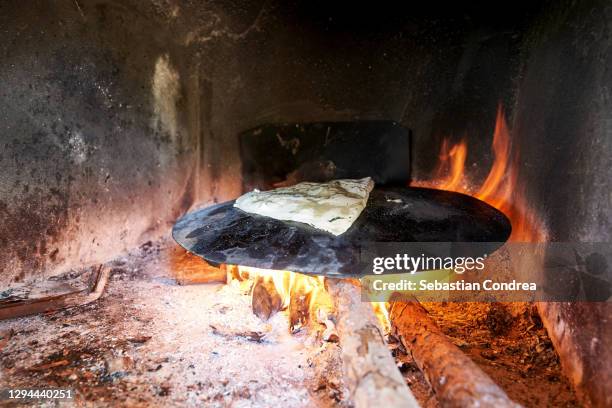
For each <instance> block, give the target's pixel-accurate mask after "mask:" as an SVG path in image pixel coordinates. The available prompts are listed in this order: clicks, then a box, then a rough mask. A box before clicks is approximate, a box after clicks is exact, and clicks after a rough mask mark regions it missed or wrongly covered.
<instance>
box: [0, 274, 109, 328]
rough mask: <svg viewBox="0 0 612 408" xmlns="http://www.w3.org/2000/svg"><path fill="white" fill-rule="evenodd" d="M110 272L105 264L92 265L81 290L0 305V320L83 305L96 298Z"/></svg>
mask: <svg viewBox="0 0 612 408" xmlns="http://www.w3.org/2000/svg"><path fill="white" fill-rule="evenodd" d="M110 274H111V269H110V267H108V266H107V265H98V266H95V267H92V274H91V276H90V279H89V283H88V287H87V288H86V289H83V290H77V291H73V292H66V293H60V294H57V295H55V294H51V295H49V296H45V297H42V298H35V299H24V300H20V301H16V302H10V303H7V304H4V305H1V306H0V320H4V319H13V318H16V317H21V316H27V315H31V314H36V313H52V312H57V311H59V310H62V309H67V308H71V307H75V306H81V305H85V304H87V303H91V302H93V301H95V300H98V299H99V298H100V296H102V293H104V288H105V287H106V283H107V282H108V279H109V277H110Z"/></svg>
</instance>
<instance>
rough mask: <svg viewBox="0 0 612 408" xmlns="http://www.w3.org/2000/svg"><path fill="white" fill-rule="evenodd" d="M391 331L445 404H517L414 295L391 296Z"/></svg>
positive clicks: (500, 405)
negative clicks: (449, 336)
mask: <svg viewBox="0 0 612 408" xmlns="http://www.w3.org/2000/svg"><path fill="white" fill-rule="evenodd" d="M391 300H392V307H391V312H390V318H391V325H392V333H393V334H394V335H395V337H397V338H398V339H399V340H400V341H401V343H402V344H403V345H404V347H405V348H406V350H410V353H411V354H412V357H413V358H414V361H415V362H416V364H417V365H418V367H419V369H420V370H421V371H422V372H423V374H425V378H427V381H428V382H429V384H430V385H431V387H432V389H433V390H434V392H435V393H436V397H437V399H438V401H439V403H440V404H441V405H442V406H447V407H520V405H519V404H517V403H515V402H514V401H512V400H511V399H510V398H508V396H507V395H506V393H505V392H504V391H503V390H502V389H501V388H500V387H499V386H498V385H497V384H496V383H495V382H494V381H493V380H492V379H491V378H490V377H489V376H488V375H487V374H485V373H484V371H482V370H481V369H480V368H479V367H478V366H477V365H476V364H475V363H474V362H473V361H472V360H471V359H470V358H469V357H468V356H466V355H465V354H464V353H463V352H462V351H461V350H460V349H459V348H458V347H457V346H455V345H454V344H453V343H452V342H451V341H450V340H449V339H448V338H447V337H446V336H445V335H444V333H442V330H440V328H439V327H438V325H437V324H436V323H435V322H434V321H433V319H432V318H431V317H429V314H428V313H427V310H426V309H425V308H424V307H423V306H422V305H421V304H420V303H419V302H418V300H416V299H415V298H414V297H410V298H400V297H399V296H398V297H396V298H394V297H392V299H391Z"/></svg>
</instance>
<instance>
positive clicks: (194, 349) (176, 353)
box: [0, 241, 341, 407]
mask: <svg viewBox="0 0 612 408" xmlns="http://www.w3.org/2000/svg"><path fill="white" fill-rule="evenodd" d="M179 251H180V252H182V250H178V249H177V248H176V247H175V246H174V245H173V244H171V243H170V242H169V241H168V242H166V243H165V244H163V245H161V246H159V245H146V246H144V247H142V248H140V249H139V250H138V251H134V253H133V254H131V255H130V256H127V257H125V258H122V259H118V260H116V261H114V262H113V263H112V267H113V270H112V276H111V279H110V281H109V283H108V286H107V288H106V291H105V293H104V294H103V296H102V298H101V299H99V300H98V301H97V302H94V303H92V304H89V305H85V306H80V307H76V308H72V309H69V310H65V311H62V312H58V313H55V314H48V315H37V316H32V317H27V318H20V319H13V320H8V321H3V322H0V361H1V362H2V364H1V368H0V388H7V387H8V386H9V385H10V387H12V388H15V387H47V388H49V387H68V388H72V389H74V390H75V391H76V395H77V399H78V400H81V401H96V405H105V404H106V405H108V406H117V404H120V405H122V406H125V405H128V406H162V405H163V406H169V405H170V406H171V405H181V406H185V405H189V406H201V405H202V404H203V403H205V404H206V405H207V406H236V407H239V406H274V405H280V406H291V407H300V406H304V407H306V406H329V405H331V404H332V403H334V401H335V400H336V398H338V399H340V398H341V389H340V388H341V385H340V382H341V380H338V382H337V383H335V384H334V376H335V374H334V373H335V372H336V371H335V370H337V372H338V373H339V372H340V370H341V362H340V361H339V357H338V350H337V345H336V344H334V343H321V342H320V341H315V339H314V338H313V337H312V336H310V335H309V334H308V333H298V334H294V335H290V334H289V332H288V321H287V317H286V316H284V315H283V314H282V313H279V314H277V315H275V316H273V317H272V318H271V319H270V320H269V321H268V322H262V321H261V320H260V319H258V318H257V317H256V316H254V315H253V313H252V311H251V306H250V297H249V296H248V294H245V293H243V292H241V289H240V287H239V286H238V285H222V284H206V285H188V286H182V285H179V284H177V281H176V280H175V275H174V273H175V272H176V270H177V269H180V267H181V264H180V262H181V260H180V258H179V259H178V261H177V257H180V256H184V254H183V255H181V254H180V252H179ZM321 369H324V370H325V384H322V383H321V381H322V380H321V378H322V376H321V375H320V374H319V373H318V371H317V370H321ZM337 376H338V378H340V375H339V374H338V375H337ZM330 382H331V385H330ZM330 387H331V388H330Z"/></svg>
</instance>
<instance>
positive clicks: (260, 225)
mask: <svg viewBox="0 0 612 408" xmlns="http://www.w3.org/2000/svg"><path fill="white" fill-rule="evenodd" d="M233 204H234V202H233V201H228V202H224V203H221V204H217V205H214V206H211V207H207V208H204V209H201V210H197V211H194V212H191V213H189V214H186V215H185V216H183V217H182V218H181V219H180V220H178V222H177V223H176V224H175V226H174V228H173V230H172V235H173V237H174V239H175V240H176V241H177V242H178V243H179V244H180V245H181V246H183V247H184V248H185V249H187V250H188V251H190V252H192V253H194V254H196V255H199V256H201V257H202V258H204V259H205V260H206V261H208V262H211V263H214V264H221V263H228V264H234V265H244V266H252V267H257V268H265V269H275V270H289V271H294V272H302V273H306V274H314V275H325V276H329V277H348V276H351V277H355V276H360V275H363V274H365V273H364V272H362V271H361V269H360V268H359V265H360V263H359V262H360V251H361V250H362V248H364V247H366V246H368V245H371V244H372V243H381V242H453V243H471V242H479V243H483V244H482V245H478V246H477V248H478V251H479V252H481V251H486V252H488V253H490V252H492V251H494V250H495V249H497V248H498V247H499V246H501V245H502V244H503V243H504V242H505V241H506V239H507V238H508V236H509V235H510V231H511V226H510V222H509V221H508V219H507V218H506V216H505V215H504V214H502V213H501V212H500V211H498V210H496V209H495V208H493V207H491V206H490V205H488V204H486V203H484V202H482V201H480V200H477V199H475V198H473V197H470V196H467V195H464V194H459V193H453V192H448V191H441V190H432V189H426V188H412V187H410V188H405V187H398V188H390V187H376V188H374V190H372V192H371V193H370V198H369V200H368V204H367V206H366V208H365V209H364V210H363V212H362V213H361V215H360V216H359V218H358V219H357V220H356V221H355V222H354V223H353V225H352V226H351V228H350V229H349V230H348V231H346V232H345V233H344V234H342V235H339V236H334V235H333V234H329V233H327V232H324V231H321V230H318V229H315V228H313V227H310V226H308V225H306V224H302V223H297V222H287V221H279V220H275V219H273V218H269V217H264V216H258V215H254V214H249V213H246V212H244V211H242V210H239V209H237V208H234V207H233ZM463 248H467V249H465V250H464V251H465V252H466V253H464V254H463V256H480V255H482V253H478V254H476V253H469V252H470V251H471V252H474V249H473V248H474V247H473V246H471V245H467V246H463ZM470 248H472V249H470ZM434 252H435V250H434ZM428 254H429V255H436V254H432V253H431V249H429V250H428ZM440 256H443V254H440Z"/></svg>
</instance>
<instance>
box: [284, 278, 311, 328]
mask: <svg viewBox="0 0 612 408" xmlns="http://www.w3.org/2000/svg"><path fill="white" fill-rule="evenodd" d="M310 299H311V293H310V292H309V293H304V292H303V291H300V290H299V289H298V290H295V291H294V292H293V293H292V294H291V297H290V299H289V328H290V330H291V333H297V332H298V331H300V330H301V329H302V327H304V326H306V324H307V323H308V320H309V318H310Z"/></svg>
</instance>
